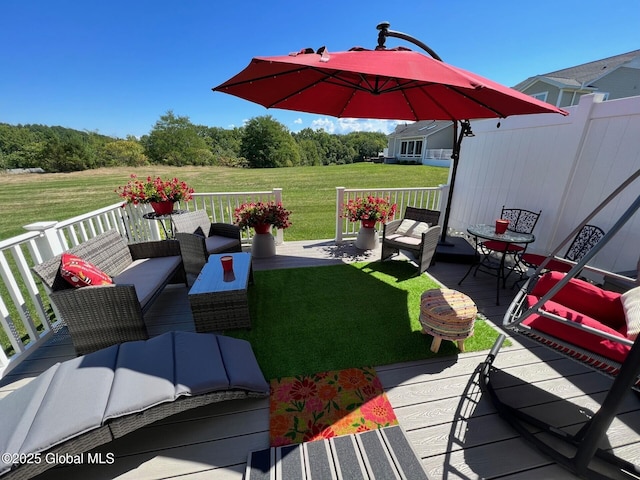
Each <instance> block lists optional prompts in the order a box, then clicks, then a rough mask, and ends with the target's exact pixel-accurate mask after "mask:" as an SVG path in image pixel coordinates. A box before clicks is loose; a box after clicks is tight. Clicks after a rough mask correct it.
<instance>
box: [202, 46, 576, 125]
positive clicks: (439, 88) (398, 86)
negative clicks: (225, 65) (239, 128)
mask: <svg viewBox="0 0 640 480" xmlns="http://www.w3.org/2000/svg"><path fill="white" fill-rule="evenodd" d="M308 52H309V50H303V51H301V52H299V53H296V54H291V55H284V56H278V57H256V58H254V59H252V60H251V63H249V65H248V66H247V67H246V68H245V69H244V70H242V71H241V72H240V73H238V74H237V75H235V76H234V77H232V78H231V79H229V80H227V81H226V82H224V83H223V84H221V85H218V86H217V87H215V88H214V89H213V90H214V91H218V92H223V93H228V94H231V95H235V96H237V97H240V98H243V99H245V100H250V101H252V102H255V103H258V104H260V105H262V106H264V107H267V108H281V109H285V110H295V111H302V112H308V113H317V114H322V115H331V116H334V117H348V118H379V119H392V120H413V121H417V120H452V121H456V120H464V119H475V118H496V117H507V116H509V115H521V114H525V113H550V112H555V113H565V112H563V111H562V110H560V109H559V108H556V107H554V106H552V105H549V104H548V103H545V102H542V101H539V100H536V99H534V98H533V97H530V96H528V95H525V94H523V93H521V92H518V91H516V90H513V89H511V88H508V87H505V86H503V85H500V84H498V83H496V82H493V81H491V80H488V79H486V78H483V77H480V76H479V75H475V74H473V73H471V72H467V71H466V70H463V69H461V68H457V67H454V66H451V65H448V64H446V63H443V62H441V61H438V60H435V59H433V58H430V57H427V56H426V55H423V54H422V53H419V52H415V51H412V50H409V49H407V48H403V47H400V48H395V49H384V50H382V49H381V50H365V49H363V48H352V49H351V50H349V51H347V52H336V53H332V52H327V50H322V51H321V53H315V52H310V53H308Z"/></svg>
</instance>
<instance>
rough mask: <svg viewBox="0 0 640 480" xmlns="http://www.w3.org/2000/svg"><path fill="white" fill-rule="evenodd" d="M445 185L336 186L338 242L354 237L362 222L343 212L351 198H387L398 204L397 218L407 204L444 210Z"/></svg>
mask: <svg viewBox="0 0 640 480" xmlns="http://www.w3.org/2000/svg"><path fill="white" fill-rule="evenodd" d="M445 188H447V187H446V186H445V185H440V186H438V187H423V188H345V187H336V238H335V241H336V243H342V242H344V241H345V240H347V239H351V238H354V237H355V236H356V234H357V233H358V230H359V228H360V222H352V221H350V220H349V219H348V218H344V217H343V216H342V213H343V211H344V206H345V204H347V203H348V202H349V200H354V199H356V198H357V197H366V196H369V195H372V196H374V197H382V198H387V199H389V201H390V202H391V203H395V204H396V205H397V211H396V216H395V218H402V214H403V212H404V209H405V208H406V207H407V206H410V207H417V208H429V209H431V210H440V211H442V206H443V201H444V195H443V191H444V189H445Z"/></svg>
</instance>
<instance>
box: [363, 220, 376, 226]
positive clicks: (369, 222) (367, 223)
mask: <svg viewBox="0 0 640 480" xmlns="http://www.w3.org/2000/svg"><path fill="white" fill-rule="evenodd" d="M361 222H362V226H363V227H364V228H376V222H377V220H361Z"/></svg>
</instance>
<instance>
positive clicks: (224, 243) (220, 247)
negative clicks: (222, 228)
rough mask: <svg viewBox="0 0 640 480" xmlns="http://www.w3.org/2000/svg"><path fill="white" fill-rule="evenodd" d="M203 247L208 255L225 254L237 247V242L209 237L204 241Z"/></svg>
mask: <svg viewBox="0 0 640 480" xmlns="http://www.w3.org/2000/svg"><path fill="white" fill-rule="evenodd" d="M205 245H206V246H207V252H209V253H218V252H226V251H229V250H230V249H233V248H234V247H236V246H238V240H237V239H235V238H229V237H222V236H220V235H211V236H210V237H207V238H206V239H205Z"/></svg>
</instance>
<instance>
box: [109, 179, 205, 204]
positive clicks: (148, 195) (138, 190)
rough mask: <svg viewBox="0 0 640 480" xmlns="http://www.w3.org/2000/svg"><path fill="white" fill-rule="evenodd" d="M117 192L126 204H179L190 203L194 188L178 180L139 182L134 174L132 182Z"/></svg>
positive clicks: (147, 180) (119, 188) (117, 189)
mask: <svg viewBox="0 0 640 480" xmlns="http://www.w3.org/2000/svg"><path fill="white" fill-rule="evenodd" d="M115 192H116V193H117V194H118V195H119V196H120V197H122V198H124V199H125V200H126V203H133V204H134V205H137V204H139V203H151V202H179V201H181V200H184V201H185V202H186V201H189V200H190V199H191V196H192V195H193V188H191V187H190V186H189V185H187V184H186V183H185V182H181V181H180V180H178V179H177V178H175V177H174V178H172V179H170V180H162V179H161V178H160V177H156V178H152V177H150V176H149V177H147V178H146V180H139V179H138V177H137V175H135V174H132V175H131V178H130V180H129V181H128V182H127V183H126V184H125V185H122V186H120V187H118V188H116V190H115Z"/></svg>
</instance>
